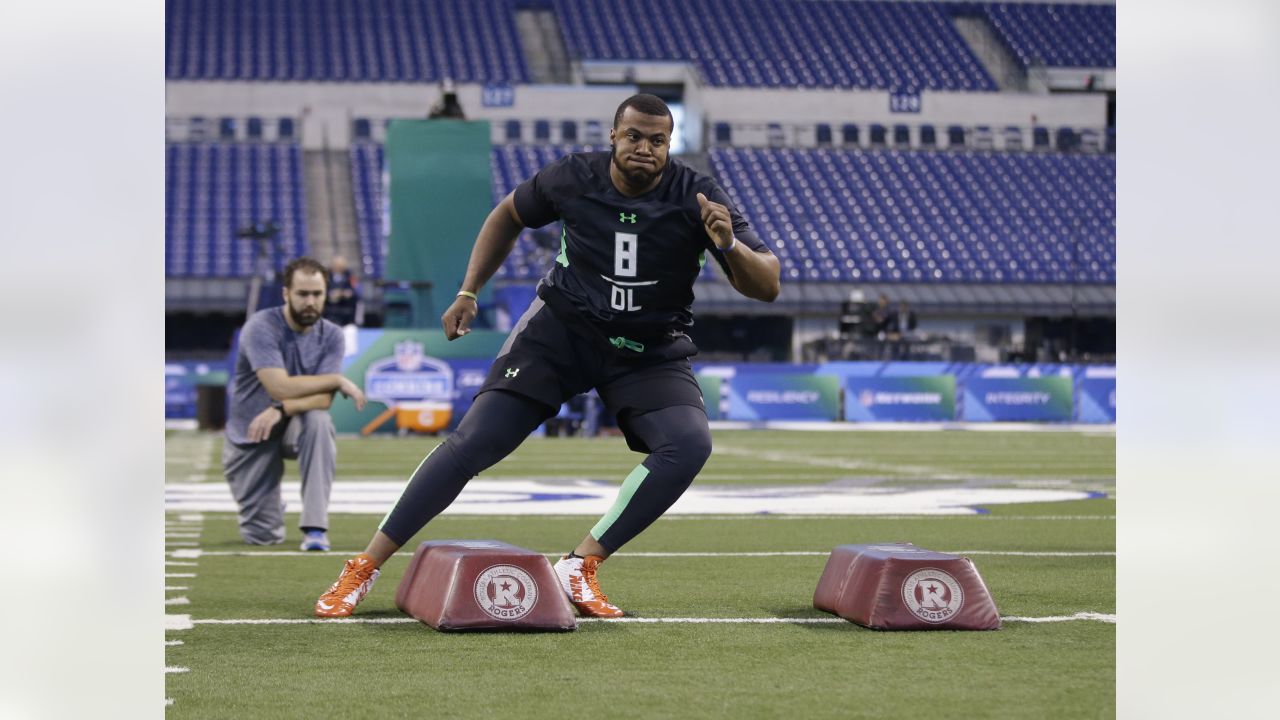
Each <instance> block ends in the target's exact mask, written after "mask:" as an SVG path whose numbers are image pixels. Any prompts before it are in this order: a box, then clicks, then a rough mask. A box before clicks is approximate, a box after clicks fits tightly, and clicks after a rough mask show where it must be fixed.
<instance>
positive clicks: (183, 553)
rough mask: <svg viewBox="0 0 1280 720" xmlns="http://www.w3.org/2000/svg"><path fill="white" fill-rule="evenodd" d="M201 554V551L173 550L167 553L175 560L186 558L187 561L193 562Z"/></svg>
mask: <svg viewBox="0 0 1280 720" xmlns="http://www.w3.org/2000/svg"><path fill="white" fill-rule="evenodd" d="M202 553H203V551H201V550H173V551H171V552H169V556H170V557H175V558H186V559H189V560H194V559H196V558H198V557H200V555H201V554H202ZM192 564H193V565H194V564H195V563H192Z"/></svg>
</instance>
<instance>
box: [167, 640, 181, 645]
mask: <svg viewBox="0 0 1280 720" xmlns="http://www.w3.org/2000/svg"><path fill="white" fill-rule="evenodd" d="M181 644H182V641H181V640H165V641H164V645H165V647H173V646H175V645H181Z"/></svg>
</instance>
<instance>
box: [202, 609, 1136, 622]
mask: <svg viewBox="0 0 1280 720" xmlns="http://www.w3.org/2000/svg"><path fill="white" fill-rule="evenodd" d="M1001 620H1003V621H1005V622H1029V623H1056V622H1071V621H1081V620H1083V621H1097V622H1105V623H1110V624H1112V625H1114V624H1116V616H1115V615H1114V614H1107V613H1096V612H1078V613H1075V614H1074V615H1053V616H1049V617H1012V616H1011V617H1003V618H1001ZM191 622H192V623H194V624H196V625H400V624H404V623H416V622H419V621H418V620H416V619H414V618H411V617H391V618H361V617H350V618H333V619H321V618H206V619H201V620H192V621H191ZM578 622H580V623H587V622H601V623H635V624H643V625H656V624H697V625H701V624H707V625H822V624H838V623H847V622H849V621H848V620H845V619H843V618H837V617H820V618H812V617H809V618H783V617H717V618H708V617H651V618H650V617H622V618H578Z"/></svg>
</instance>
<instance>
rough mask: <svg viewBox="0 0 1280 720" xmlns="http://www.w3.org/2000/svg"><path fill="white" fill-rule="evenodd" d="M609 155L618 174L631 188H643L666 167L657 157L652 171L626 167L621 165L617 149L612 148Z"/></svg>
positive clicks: (654, 159)
mask: <svg viewBox="0 0 1280 720" xmlns="http://www.w3.org/2000/svg"><path fill="white" fill-rule="evenodd" d="M610 155H611V156H612V157H613V166H614V167H616V168H618V172H620V173H622V177H623V178H625V179H626V181H627V184H629V185H631V186H632V187H638V188H641V187H645V186H647V185H648V184H649V183H651V182H653V179H654V178H656V177H658V175H660V174H661V173H662V169H663V168H664V167H666V165H665V163H663V162H662V161H661V160H659V159H658V158H657V157H654V158H653V169H652V170H651V169H649V168H643V167H634V166H630V167H629V166H626V165H623V164H622V158H620V157H618V149H617V147H616V146H615V147H614V148H612V151H611V153H610Z"/></svg>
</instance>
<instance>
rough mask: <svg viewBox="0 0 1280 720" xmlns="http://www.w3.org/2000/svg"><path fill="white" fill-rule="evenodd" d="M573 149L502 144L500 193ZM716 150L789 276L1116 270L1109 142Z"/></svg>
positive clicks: (1050, 278)
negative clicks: (1073, 148)
mask: <svg viewBox="0 0 1280 720" xmlns="http://www.w3.org/2000/svg"><path fill="white" fill-rule="evenodd" d="M574 149H576V148H573V147H570V146H563V145H500V146H495V147H494V149H493V154H492V159H491V162H492V169H493V193H494V195H493V200H494V202H497V201H498V200H499V199H501V198H502V197H503V196H505V195H506V194H507V193H508V192H510V191H511V190H513V189H514V188H515V186H516V185H518V184H519V183H520V182H521V181H523V180H524V179H526V178H528V177H530V176H532V175H533V173H535V172H537V170H538V169H539V168H540V167H542V166H543V165H545V164H547V163H548V162H551V161H553V160H555V159H556V158H558V157H561V156H562V155H564V154H565V153H566V152H570V151H572V150H574ZM380 158H381V150H380V148H379V147H378V146H377V145H373V144H361V145H359V146H357V147H356V148H355V149H353V150H352V163H353V170H354V172H355V175H356V177H357V183H356V205H357V217H358V222H359V227H360V228H361V243H362V247H376V244H375V243H374V242H373V241H368V242H366V237H368V238H377V237H378V232H380V231H379V227H380V225H379V223H380V219H379V217H380V216H379V212H380V211H379V210H378V208H380V207H381V200H380V193H381V190H380V182H377V183H375V182H374V180H376V179H377V178H379V177H380V175H381V169H380V164H379V163H380V162H381V161H380ZM710 161H711V164H712V167H713V169H714V170H715V172H716V174H717V176H718V177H719V179H720V182H721V184H722V185H723V186H724V188H725V191H726V192H728V193H729V195H730V197H731V198H733V199H734V202H735V203H737V204H738V205H739V206H740V207H741V208H742V209H743V212H744V214H745V215H746V216H747V217H748V219H749V220H750V221H751V222H752V224H753V225H754V227H755V228H756V230H757V232H758V233H759V234H760V236H761V237H762V238H763V239H764V240H765V241H766V242H768V243H769V245H770V247H771V248H772V249H773V251H774V252H775V253H776V254H777V255H778V257H779V259H780V260H781V261H782V267H783V278H784V280H790V281H793V282H794V281H809V282H832V283H844V282H860V283H861V282H876V283H934V284H937V283H996V284H1000V283H1012V284H1036V283H1088V284H1114V282H1115V237H1116V234H1115V233H1116V230H1115V159H1114V157H1111V156H1071V155H1061V154H1001V153H929V152H903V151H879V152H866V151H860V150H844V149H837V150H801V149H767V148H717V149H715V150H713V151H712V153H711V155H710ZM360 178H364V179H365V180H361V179H360ZM559 234H560V231H559V227H558V226H552V227H548V228H544V229H542V230H540V231H536V232H535V231H525V232H524V233H522V234H521V236H520V238H519V240H518V241H517V243H516V247H515V249H514V251H513V252H512V254H511V256H510V258H509V259H508V260H507V262H506V263H505V264H504V265H503V266H502V268H501V269H500V270H499V271H498V274H497V278H498V279H507V280H531V279H535V278H538V277H541V276H542V275H543V274H545V272H546V270H547V268H548V267H549V265H548V263H549V262H550V260H551V258H552V257H553V256H554V254H555V249H556V247H558V245H557V243H558V238H559ZM375 256H376V254H375ZM378 262H380V260H379V261H378ZM374 267H379V268H380V265H377V266H374ZM366 272H370V266H369V265H366ZM371 274H373V275H374V276H377V275H378V272H376V271H375V272H372V273H371ZM704 274H706V275H713V274H714V272H713V270H712V269H711V266H710V264H708V266H707V268H706V269H705V270H704Z"/></svg>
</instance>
